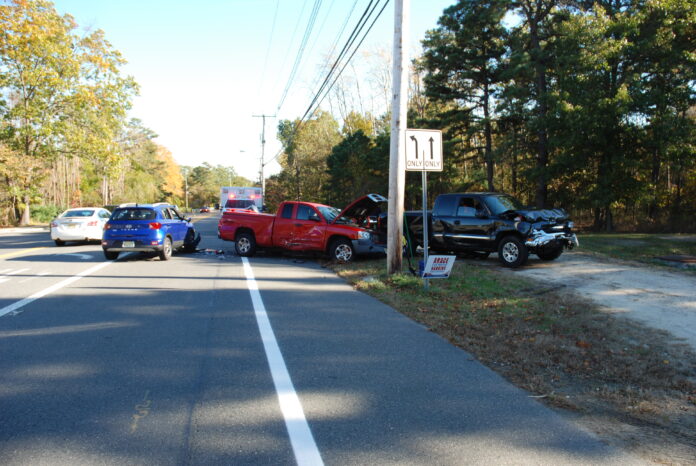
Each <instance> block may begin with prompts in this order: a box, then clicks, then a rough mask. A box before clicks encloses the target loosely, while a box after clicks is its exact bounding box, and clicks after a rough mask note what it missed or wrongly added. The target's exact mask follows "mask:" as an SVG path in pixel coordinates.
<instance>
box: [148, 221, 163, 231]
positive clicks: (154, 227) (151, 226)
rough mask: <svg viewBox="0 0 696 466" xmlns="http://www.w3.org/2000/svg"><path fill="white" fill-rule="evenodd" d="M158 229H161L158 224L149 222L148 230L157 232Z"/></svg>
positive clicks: (160, 225)
mask: <svg viewBox="0 0 696 466" xmlns="http://www.w3.org/2000/svg"><path fill="white" fill-rule="evenodd" d="M160 228H162V224H161V223H160V222H150V230H159V229H160Z"/></svg>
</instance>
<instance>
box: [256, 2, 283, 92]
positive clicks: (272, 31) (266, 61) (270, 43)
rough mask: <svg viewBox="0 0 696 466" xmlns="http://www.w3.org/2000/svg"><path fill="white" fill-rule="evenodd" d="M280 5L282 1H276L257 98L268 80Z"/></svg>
mask: <svg viewBox="0 0 696 466" xmlns="http://www.w3.org/2000/svg"><path fill="white" fill-rule="evenodd" d="M279 5H280V0H276V7H275V13H273V23H272V25H271V35H270V36H269V38H268V47H266V57H265V58H264V60H263V71H262V73H261V80H260V81H259V88H258V90H257V91H256V98H257V100H258V97H259V96H260V95H261V89H262V88H263V84H264V81H265V79H266V70H267V69H268V57H269V55H270V53H271V46H272V45H273V35H274V34H275V28H276V20H277V19H278V6H279Z"/></svg>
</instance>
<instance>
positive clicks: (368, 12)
mask: <svg viewBox="0 0 696 466" xmlns="http://www.w3.org/2000/svg"><path fill="white" fill-rule="evenodd" d="M380 1H381V0H377V2H376V3H375V4H374V6H373V5H372V3H373V0H371V1H370V3H369V4H368V6H367V7H366V9H365V11H364V12H363V14H362V16H361V17H360V19H359V20H358V23H357V24H356V26H355V27H354V28H353V31H352V32H351V34H350V36H349V38H348V39H347V41H346V43H345V45H344V46H343V48H342V50H341V53H340V54H339V57H338V58H337V59H336V61H335V62H334V64H333V66H332V67H331V69H330V70H329V72H328V73H327V76H326V78H325V79H324V81H323V83H322V85H321V86H320V88H319V90H318V91H317V92H316V93H315V95H314V97H313V99H312V101H311V102H310V104H309V106H308V107H307V110H306V111H305V113H304V115H302V118H300V120H299V122H298V123H297V126H295V129H294V130H293V132H292V135H291V136H290V139H292V138H294V136H295V134H297V131H298V130H299V129H300V127H301V126H302V124H303V123H304V121H305V118H306V117H307V115H310V114H312V113H314V112H315V111H316V108H317V107H318V106H319V105H320V104H321V102H322V101H323V100H324V98H326V96H327V95H328V93H329V92H330V91H331V89H332V88H333V86H334V85H335V84H336V81H338V79H339V78H340V76H341V74H342V73H343V70H345V68H346V66H348V64H349V63H350V61H351V60H352V59H353V57H354V56H355V53H356V52H357V51H358V49H359V48H360V46H361V45H362V43H363V42H364V41H365V39H366V38H367V35H368V34H369V33H370V31H371V30H372V28H373V27H374V25H375V23H376V22H377V20H378V19H379V17H380V16H381V15H382V13H383V12H384V10H385V8H386V7H387V5H388V4H389V0H386V1H385V3H384V4H383V5H382V8H381V9H380V10H379V12H378V13H377V15H376V16H375V17H374V19H373V21H372V23H371V24H370V26H369V27H368V28H367V30H366V31H365V33H364V34H363V35H362V38H361V39H360V41H359V42H358V44H357V45H356V46H355V47H354V48H353V50H352V52H351V53H350V56H349V57H348V59H347V60H346V61H345V63H343V66H342V67H341V68H340V71H339V72H338V74H336V75H335V76H333V74H334V71H335V70H336V69H337V67H338V65H339V63H340V61H341V59H342V58H343V57H345V56H346V55H347V53H348V51H349V49H350V47H351V46H352V45H353V44H354V43H355V41H356V39H357V37H358V35H359V34H360V33H361V31H362V30H363V29H364V27H365V24H367V22H368V21H369V19H370V17H371V16H372V15H373V14H374V12H375V10H376V9H377V7H378V6H379V4H380ZM332 78H333V80H332ZM329 82H330V83H331V84H330V85H329V84H328V83H329ZM327 86H328V87H327ZM322 93H323V96H322ZM315 104H316V106H315ZM282 153H283V149H281V150H280V151H278V153H277V154H276V155H275V156H274V157H273V158H272V159H270V160H269V161H268V163H270V162H272V161H274V160H275V159H277V158H278V157H279V156H280V155H281V154H282Z"/></svg>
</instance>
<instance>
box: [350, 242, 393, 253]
mask: <svg viewBox="0 0 696 466" xmlns="http://www.w3.org/2000/svg"><path fill="white" fill-rule="evenodd" d="M351 243H352V244H353V251H355V253H356V254H386V252H387V245H386V244H378V243H375V242H374V241H372V240H371V239H354V240H352V241H351Z"/></svg>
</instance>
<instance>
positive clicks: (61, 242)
mask: <svg viewBox="0 0 696 466" xmlns="http://www.w3.org/2000/svg"><path fill="white" fill-rule="evenodd" d="M54 242H55V243H56V246H65V241H62V240H59V239H57V240H54Z"/></svg>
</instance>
